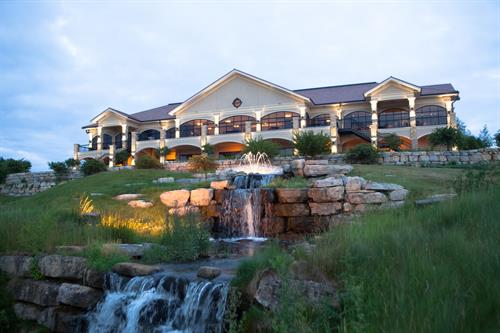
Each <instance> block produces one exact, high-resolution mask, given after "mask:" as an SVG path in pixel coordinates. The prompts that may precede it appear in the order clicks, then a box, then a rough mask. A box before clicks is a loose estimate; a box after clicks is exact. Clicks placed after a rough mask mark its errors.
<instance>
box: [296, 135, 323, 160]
mask: <svg viewBox="0 0 500 333" xmlns="http://www.w3.org/2000/svg"><path fill="white" fill-rule="evenodd" d="M330 145H331V141H330V137H329V136H328V135H326V134H324V133H323V132H320V133H314V132H313V131H302V132H296V133H295V134H294V135H293V147H294V148H295V149H296V150H297V151H298V152H299V155H301V156H306V157H315V156H318V155H321V154H327V153H329V152H330Z"/></svg>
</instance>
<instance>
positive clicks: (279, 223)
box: [260, 216, 286, 237]
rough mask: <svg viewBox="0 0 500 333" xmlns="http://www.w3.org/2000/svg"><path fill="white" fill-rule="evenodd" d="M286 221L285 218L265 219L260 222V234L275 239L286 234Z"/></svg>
mask: <svg viewBox="0 0 500 333" xmlns="http://www.w3.org/2000/svg"><path fill="white" fill-rule="evenodd" d="M285 231H286V221H285V218H284V217H279V216H273V217H264V218H262V220H261V221H260V232H261V233H262V235H263V236H266V237H274V236H277V235H279V234H282V233H285Z"/></svg>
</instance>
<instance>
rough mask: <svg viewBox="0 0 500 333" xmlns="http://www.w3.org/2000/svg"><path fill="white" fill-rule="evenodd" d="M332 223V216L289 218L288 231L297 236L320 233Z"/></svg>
mask: <svg viewBox="0 0 500 333" xmlns="http://www.w3.org/2000/svg"><path fill="white" fill-rule="evenodd" d="M331 222H332V216H325V215H314V216H298V217H288V218H287V223H286V231H287V232H292V233H297V234H303V233H311V232H319V231H324V230H326V229H327V228H328V226H329V225H330V223H331Z"/></svg>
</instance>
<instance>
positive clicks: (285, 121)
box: [260, 111, 299, 131]
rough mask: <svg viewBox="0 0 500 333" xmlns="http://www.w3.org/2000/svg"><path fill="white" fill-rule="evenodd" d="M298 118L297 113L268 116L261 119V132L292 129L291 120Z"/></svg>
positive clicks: (280, 113)
mask: <svg viewBox="0 0 500 333" xmlns="http://www.w3.org/2000/svg"><path fill="white" fill-rule="evenodd" d="M295 117H297V118H298V117H299V114H298V113H295V112H289V111H280V112H274V113H271V114H268V115H267V116H265V117H262V119H261V121H260V122H261V124H262V125H261V130H262V131H270V130H279V129H288V128H293V118H295Z"/></svg>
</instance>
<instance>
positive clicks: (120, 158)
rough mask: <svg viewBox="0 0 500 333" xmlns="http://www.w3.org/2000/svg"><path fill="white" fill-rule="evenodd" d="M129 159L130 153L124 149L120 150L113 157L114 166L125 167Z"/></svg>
mask: <svg viewBox="0 0 500 333" xmlns="http://www.w3.org/2000/svg"><path fill="white" fill-rule="evenodd" d="M129 157H130V153H129V152H128V150H126V149H122V150H120V151H119V152H117V153H116V155H115V162H116V164H121V165H125V164H126V163H127V161H128V158H129Z"/></svg>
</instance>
